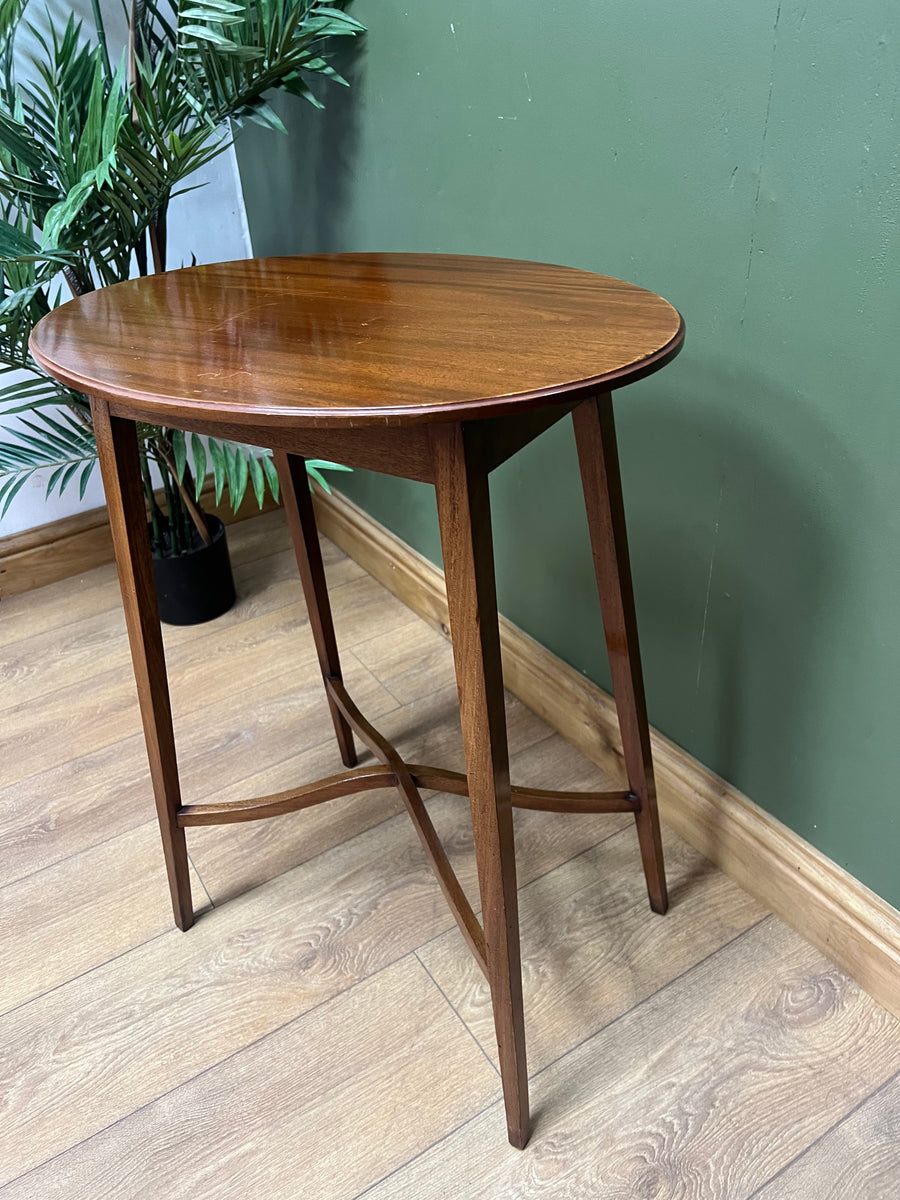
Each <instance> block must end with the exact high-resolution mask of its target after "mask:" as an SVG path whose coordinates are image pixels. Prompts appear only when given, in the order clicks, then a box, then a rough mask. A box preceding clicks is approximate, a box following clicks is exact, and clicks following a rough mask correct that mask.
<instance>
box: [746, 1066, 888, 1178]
mask: <svg viewBox="0 0 900 1200" xmlns="http://www.w3.org/2000/svg"><path fill="white" fill-rule="evenodd" d="M898 1189H900V1077H898V1076H896V1075H895V1076H894V1077H893V1079H891V1080H890V1081H889V1082H888V1083H887V1084H885V1085H884V1086H883V1087H881V1088H879V1090H878V1091H877V1092H876V1093H875V1095H874V1096H872V1097H870V1098H869V1099H868V1100H866V1101H864V1102H863V1103H862V1104H861V1105H860V1107H859V1108H857V1109H856V1111H855V1112H853V1113H851V1114H850V1115H849V1116H848V1117H845V1118H844V1120H842V1121H839V1122H838V1123H837V1124H836V1125H835V1126H834V1127H833V1128H832V1129H830V1130H829V1131H828V1133H826V1134H825V1135H824V1137H823V1138H822V1139H821V1140H820V1141H818V1142H816V1143H815V1144H814V1145H813V1146H812V1147H811V1148H810V1149H809V1150H806V1151H805V1152H804V1153H803V1154H802V1155H801V1156H800V1157H799V1158H798V1159H797V1160H796V1161H795V1162H793V1163H791V1165H790V1166H788V1167H787V1168H786V1169H785V1170H784V1171H783V1172H782V1173H780V1174H779V1175H777V1176H776V1177H775V1178H774V1179H773V1180H772V1181H771V1182H770V1183H768V1184H766V1185H765V1186H764V1187H763V1188H762V1189H761V1190H760V1191H758V1192H756V1193H754V1196H753V1200H896V1197H897V1193H898Z"/></svg>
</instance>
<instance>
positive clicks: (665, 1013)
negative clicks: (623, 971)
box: [366, 914, 900, 1200]
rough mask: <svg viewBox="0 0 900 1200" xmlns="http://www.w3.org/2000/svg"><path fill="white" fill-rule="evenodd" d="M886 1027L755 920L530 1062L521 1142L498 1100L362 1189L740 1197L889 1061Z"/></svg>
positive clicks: (375, 1194) (795, 940) (483, 1198)
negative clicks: (591, 1028)
mask: <svg viewBox="0 0 900 1200" xmlns="http://www.w3.org/2000/svg"><path fill="white" fill-rule="evenodd" d="M673 915H674V914H673ZM897 1035H898V1024H897V1021H896V1020H895V1019H894V1018H893V1017H891V1016H889V1015H888V1014H887V1013H886V1012H885V1011H884V1009H882V1008H879V1007H878V1005H876V1004H875V1003H874V1002H873V1001H872V1000H871V999H870V998H869V997H868V996H866V995H865V993H863V992H862V991H861V990H860V989H859V988H858V987H856V985H855V984H853V983H852V982H851V981H850V980H849V979H848V978H847V976H845V975H843V974H842V973H841V972H840V971H838V970H837V969H836V968H834V967H832V966H831V965H830V964H829V963H828V962H826V961H825V960H824V959H823V958H822V957H821V955H819V954H818V952H817V951H815V950H813V949H812V948H811V947H810V946H808V945H806V944H805V943H804V942H803V941H802V940H801V939H800V938H799V937H798V936H797V935H796V934H793V933H792V932H791V931H789V930H788V929H787V928H786V926H783V925H781V924H780V923H779V922H777V921H774V920H771V919H769V920H767V921H765V922H764V923H763V924H762V925H761V926H758V927H757V928H756V929H754V930H753V931H751V932H750V933H748V934H746V935H745V936H744V937H742V938H740V939H739V941H738V942H737V943H732V944H730V945H729V946H726V947H724V948H723V949H722V950H721V951H720V952H719V953H718V954H715V955H713V956H712V957H711V958H709V959H707V960H705V961H704V962H702V963H700V964H699V965H698V966H696V967H695V968H694V969H693V970H691V971H689V972H688V973H687V974H686V975H683V976H682V977H681V978H680V979H678V980H676V981H675V982H674V983H673V984H671V985H670V986H669V987H667V988H664V989H663V990H662V991H661V992H659V993H657V994H656V995H654V996H652V997H650V998H649V999H648V1000H646V1001H645V1002H644V1003H643V1004H641V1005H638V1006H637V1007H636V1008H634V1009H633V1010H632V1011H631V1012H629V1013H628V1014H627V1015H626V1016H623V1017H622V1018H621V1019H620V1020H618V1021H616V1022H614V1023H613V1024H612V1025H610V1026H609V1027H608V1028H607V1029H605V1030H603V1031H602V1032H601V1033H599V1034H597V1035H596V1036H595V1037H592V1038H590V1039H589V1040H588V1041H587V1042H586V1043H584V1044H583V1045H582V1046H579V1047H578V1048H577V1049H575V1050H573V1051H572V1052H571V1053H570V1054H567V1055H566V1056H565V1057H564V1058H562V1059H560V1060H559V1061H558V1062H556V1063H554V1064H553V1066H551V1067H548V1068H547V1069H546V1070H544V1071H541V1072H540V1073H539V1074H538V1075H537V1076H536V1077H535V1079H534V1081H533V1088H534V1093H535V1101H536V1109H537V1111H538V1112H539V1114H540V1117H539V1119H538V1123H537V1128H536V1130H535V1137H534V1139H533V1142H532V1146H531V1148H530V1150H529V1153H528V1154H526V1155H521V1154H516V1153H515V1151H513V1150H507V1149H506V1148H505V1147H501V1146H499V1145H498V1136H497V1135H498V1126H499V1124H500V1121H501V1119H502V1118H501V1115H500V1112H499V1111H498V1109H499V1106H497V1107H496V1108H495V1109H493V1110H488V1111H487V1112H486V1113H484V1114H482V1115H481V1116H480V1117H478V1118H476V1119H475V1120H474V1121H471V1122H469V1123H468V1124H467V1125H465V1126H464V1127H462V1128H461V1129H459V1130H458V1131H457V1132H456V1133H455V1134H453V1135H452V1136H451V1137H449V1138H446V1139H445V1140H444V1141H443V1142H441V1143H440V1144H438V1145H437V1146H435V1147H433V1148H432V1149H431V1150H429V1151H428V1152H427V1153H426V1154H423V1155H421V1156H420V1157H418V1158H417V1159H415V1160H414V1161H412V1162H410V1163H409V1164H408V1165H407V1166H406V1167H405V1168H404V1169H403V1170H402V1171H400V1172H397V1173H395V1174H394V1175H393V1176H391V1177H390V1178H388V1179H386V1180H385V1181H384V1182H383V1183H381V1184H379V1185H378V1186H376V1187H374V1188H373V1189H372V1190H371V1191H370V1192H369V1193H367V1196H366V1200H401V1198H402V1200H408V1197H410V1196H415V1197H416V1198H417V1200H438V1198H439V1197H440V1198H441V1200H443V1197H445V1196H448V1195H449V1196H465V1197H466V1200H513V1198H514V1197H516V1198H518V1197H524V1196H527V1197H529V1200H531V1198H532V1197H534V1198H538V1197H539V1198H540V1200H550V1198H551V1197H552V1198H554V1200H556V1198H558V1200H563V1198H565V1200H573V1198H575V1197H577V1198H578V1200H582V1198H584V1200H588V1197H598V1196H602V1197H603V1198H604V1200H607V1198H608V1200H634V1197H637V1196H641V1197H643V1196H647V1197H650V1196H652V1197H653V1198H654V1200H711V1198H712V1197H715V1198H716V1200H718V1198H719V1197H723V1198H724V1197H727V1198H728V1200H749V1198H750V1197H751V1196H753V1195H754V1193H755V1191H756V1189H757V1188H759V1187H760V1186H761V1185H762V1184H764V1183H765V1182H766V1181H767V1180H769V1179H770V1178H771V1177H772V1175H774V1173H775V1172H776V1171H778V1170H779V1169H780V1168H781V1167H783V1166H785V1165H786V1164H787V1163H789V1162H790V1161H791V1160H792V1158H794V1157H795V1156H796V1155H797V1154H798V1153H799V1152H800V1151H801V1150H802V1149H804V1148H805V1147H806V1146H808V1145H809V1143H810V1142H811V1141H813V1140H814V1139H815V1138H816V1137H818V1136H820V1135H821V1134H823V1133H825V1132H826V1131H827V1130H828V1129H829V1128H830V1127H831V1125H832V1124H833V1123H834V1122H835V1121H836V1120H837V1119H838V1118H839V1117H840V1116H842V1115H843V1114H844V1113H846V1112H848V1111H849V1110H850V1109H851V1108H852V1107H853V1105H854V1104H856V1103H858V1101H859V1100H861V1099H862V1098H863V1097H864V1096H866V1095H867V1094H868V1091H869V1090H870V1089H871V1087H872V1083H873V1081H876V1080H877V1081H881V1080H884V1079H886V1078H888V1077H889V1076H891V1075H892V1074H893V1073H894V1072H895V1071H896V1070H897V1068H898V1066H900V1038H898V1036H897ZM792 1200H793V1197H792Z"/></svg>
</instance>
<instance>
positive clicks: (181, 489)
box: [156, 439, 212, 546]
mask: <svg viewBox="0 0 900 1200" xmlns="http://www.w3.org/2000/svg"><path fill="white" fill-rule="evenodd" d="M156 449H157V452H158V453H159V456H160V458H161V459H162V460H163V462H164V463H165V465H166V467H167V468H168V473H169V475H171V477H172V479H173V480H174V481H175V483H176V485H177V487H178V494H179V496H180V497H181V501H182V503H183V505H184V507H185V508H186V509H187V511H188V513H189V514H190V518H191V520H192V521H193V522H194V525H195V526H196V529H197V532H198V533H199V534H200V537H201V538H202V539H203V545H204V546H208V545H209V544H210V542H211V541H212V537H211V536H210V532H209V526H208V525H207V524H206V517H205V516H204V515H203V510H202V509H201V508H200V506H199V505H198V504H197V503H196V502H195V500H194V498H193V496H192V495H191V494H190V492H189V491H188V489H187V488H186V487H185V486H184V484H183V483H179V482H178V472H177V470H176V469H175V460H174V459H173V458H172V455H171V452H170V450H169V447H168V445H167V444H166V443H165V442H163V441H162V440H161V439H157V442H156ZM164 474H165V472H164Z"/></svg>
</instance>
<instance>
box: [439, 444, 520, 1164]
mask: <svg viewBox="0 0 900 1200" xmlns="http://www.w3.org/2000/svg"><path fill="white" fill-rule="evenodd" d="M433 445H434V454H435V489H436V492H437V503H438V519H439V521H440V529H441V545H442V547H443V554H444V572H445V576H446V582H447V600H448V605H449V611H450V634H451V637H452V639H453V658H454V662H455V664H456V679H457V686H458V690H459V707H460V718H461V721H462V732H463V744H464V748H465V755H466V771H467V774H468V787H469V800H470V803H471V806H472V825H473V830H474V838H475V856H476V862H477V866H478V884H479V888H480V892H481V906H482V920H483V923H484V935H485V957H486V960H487V973H488V981H489V983H490V988H491V1001H492V1004H493V1009H494V1025H495V1028H496V1032H497V1045H498V1048H499V1055H500V1075H501V1079H502V1082H503V1096H504V1101H505V1104H506V1121H507V1129H508V1131H509V1140H510V1142H511V1143H512V1145H513V1146H516V1147H518V1148H520V1149H521V1148H522V1147H523V1146H524V1145H525V1143H526V1142H527V1141H528V1136H529V1133H530V1122H529V1115H528V1075H527V1070H526V1063H525V1025H524V1016H523V1007H522V969H521V962H520V955H519V915H518V897H517V895H516V861H515V846H514V842H513V824H512V807H511V804H510V792H509V754H508V750H507V740H506V712H505V708H504V703H503V678H502V673H501V666H500V635H499V630H498V626H497V595H496V589H495V584H494V562H493V546H492V540H491V514H490V500H489V496H488V481H487V472H486V471H485V470H484V469H483V467H482V465H481V463H480V462H479V455H478V452H477V447H476V448H475V449H474V450H473V449H472V447H471V446H470V445H468V444H467V437H466V434H465V432H464V429H463V427H462V426H461V425H446V426H438V427H436V428H435V430H434V434H433Z"/></svg>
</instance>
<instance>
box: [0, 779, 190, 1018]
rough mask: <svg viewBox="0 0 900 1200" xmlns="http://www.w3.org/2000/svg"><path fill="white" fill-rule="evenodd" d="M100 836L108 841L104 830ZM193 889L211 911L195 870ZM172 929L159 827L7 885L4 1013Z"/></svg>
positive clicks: (2, 933) (0, 956)
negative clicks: (103, 836) (160, 849)
mask: <svg viewBox="0 0 900 1200" xmlns="http://www.w3.org/2000/svg"><path fill="white" fill-rule="evenodd" d="M146 801H147V804H146V808H145V810H144V816H145V817H147V818H151V817H152V814H153V809H152V802H151V798H150V796H149V789H148V795H147V796H146ZM95 832H96V834H97V835H98V836H100V837H102V835H103V832H104V831H103V830H102V829H100V828H97V829H96V830H95ZM100 881H102V885H103V886H102V887H100V886H99V884H100ZM191 883H192V889H191V890H192V892H193V894H194V900H195V904H196V906H197V912H198V913H202V912H205V911H206V909H208V907H209V903H208V901H207V899H206V893H205V892H204V890H203V884H202V883H201V881H200V879H199V877H198V875H197V873H196V871H195V870H193V868H191ZM171 926H172V912H171V909H170V907H169V904H168V902H167V899H166V884H165V867H164V864H163V860H162V856H161V855H160V853H159V832H158V830H157V828H156V825H155V824H153V823H152V822H151V823H150V824H146V825H140V826H138V828H136V829H132V830H129V831H128V832H127V833H123V834H121V835H120V836H119V837H113V838H110V839H109V840H107V841H101V842H100V843H99V845H96V846H92V847H90V849H87V850H85V851H83V852H82V853H81V854H74V855H72V856H71V857H70V858H66V859H64V860H63V861H62V862H60V863H56V864H55V865H54V866H52V867H48V868H47V869H46V870H44V871H38V872H36V873H34V874H31V875H29V876H27V877H26V878H25V879H20V880H19V881H18V882H17V883H12V884H9V885H8V886H7V887H0V1012H6V1011H8V1010H9V1009H12V1008H15V1007H16V1006H17V1005H19V1004H24V1003H26V1002H27V1001H28V1000H32V999H34V997H36V996H40V995H42V994H43V993H44V992H48V991H50V990H51V989H53V988H55V987H59V986H60V984H64V983H67V982H68V981H69V980H71V979H75V978H76V977H77V976H78V975H81V974H83V973H84V972H85V971H90V970H92V969H93V968H94V967H98V966H101V965H102V964H103V963H105V962H107V961H108V960H109V959H111V958H116V957H117V956H118V955H120V954H124V953H126V951H128V950H131V949H133V948H134V947H135V946H140V945H141V944H142V943H144V942H147V941H149V940H150V939H151V938H154V937H157V936H159V934H161V933H166V932H168V931H169V929H171Z"/></svg>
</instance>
